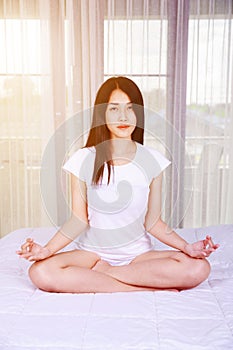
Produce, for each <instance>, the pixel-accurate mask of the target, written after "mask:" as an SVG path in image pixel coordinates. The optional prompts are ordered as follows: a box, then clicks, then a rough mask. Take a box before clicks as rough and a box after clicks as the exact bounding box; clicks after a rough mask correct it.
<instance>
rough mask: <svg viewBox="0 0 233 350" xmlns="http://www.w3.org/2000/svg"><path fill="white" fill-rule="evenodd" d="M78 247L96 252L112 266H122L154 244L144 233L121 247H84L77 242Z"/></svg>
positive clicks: (149, 249) (147, 250) (150, 248)
mask: <svg viewBox="0 0 233 350" xmlns="http://www.w3.org/2000/svg"><path fill="white" fill-rule="evenodd" d="M77 249H82V250H88V251H91V252H94V253H96V254H98V255H99V256H100V258H101V260H104V261H106V262H108V263H109V264H110V265H112V266H122V265H128V264H129V263H131V261H132V260H134V259H135V258H136V257H137V256H138V255H140V254H143V253H146V252H149V251H151V250H152V249H153V245H152V243H151V240H150V238H149V236H146V235H144V236H142V237H141V238H139V239H138V240H137V241H135V242H132V243H129V244H127V245H125V246H122V247H119V248H115V247H114V248H105V249H104V248H98V250H97V249H86V248H85V249H84V248H83V247H82V248H81V247H80V246H79V245H78V244H77Z"/></svg>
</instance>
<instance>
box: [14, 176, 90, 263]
mask: <svg viewBox="0 0 233 350" xmlns="http://www.w3.org/2000/svg"><path fill="white" fill-rule="evenodd" d="M71 193H72V215H71V217H70V219H69V220H68V221H66V222H65V224H64V225H63V226H62V227H61V229H60V230H59V231H58V232H57V233H56V234H55V235H54V236H53V237H52V239H51V240H50V241H49V242H48V243H47V244H46V245H45V246H44V247H42V246H40V245H39V244H37V243H35V242H34V241H33V239H31V238H28V239H27V241H26V243H24V244H23V245H22V247H21V250H19V251H17V254H19V255H20V256H21V257H23V258H25V259H28V260H30V261H32V260H42V259H45V258H48V257H49V256H51V255H53V254H55V253H57V252H58V251H59V250H61V249H62V248H64V247H66V246H67V245H68V244H69V243H71V242H72V241H73V240H74V239H75V238H76V237H77V236H79V235H80V234H81V233H82V232H84V231H85V230H86V229H87V227H88V219H87V203H86V184H85V183H84V182H83V181H81V180H79V179H78V178H77V177H75V176H74V175H72V177H71Z"/></svg>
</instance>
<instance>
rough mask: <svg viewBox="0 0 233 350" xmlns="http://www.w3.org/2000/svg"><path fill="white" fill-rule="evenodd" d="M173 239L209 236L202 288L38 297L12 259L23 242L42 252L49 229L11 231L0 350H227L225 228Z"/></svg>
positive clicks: (232, 288) (1, 263)
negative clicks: (30, 241) (207, 265)
mask: <svg viewBox="0 0 233 350" xmlns="http://www.w3.org/2000/svg"><path fill="white" fill-rule="evenodd" d="M177 231H178V233H179V234H180V235H181V236H182V237H184V238H185V239H187V240H188V241H189V242H193V241H195V240H199V239H203V238H204V237H205V235H206V234H211V235H212V237H213V239H214V241H215V242H216V243H220V245H221V246H220V248H219V249H218V251H216V252H215V253H214V254H212V255H211V256H210V257H209V261H210V263H211V266H212V270H211V274H210V276H209V278H208V280H206V281H204V282H203V283H202V284H200V285H199V286H197V287H196V288H193V289H190V290H185V291H181V292H179V293H175V292H168V291H157V292H150V291H148V292H147V291H146V292H144V291H143V292H130V293H129V292H128V293H123V292H121V293H103V294H102V293H99V294H94V293H89V294H62V293H48V292H44V291H41V290H39V289H37V288H36V287H35V286H34V285H33V284H32V283H31V281H30V279H29V278H28V274H27V270H28V268H29V266H30V264H31V263H30V262H28V261H26V260H24V259H20V258H19V257H18V256H17V255H16V254H15V251H16V250H17V249H18V248H19V247H20V245H21V244H22V242H23V241H24V240H25V238H27V237H33V238H34V239H35V240H36V241H37V242H38V243H41V244H44V243H45V242H47V241H48V239H49V238H50V237H51V236H52V235H53V234H54V232H55V229H54V228H25V229H19V230H16V231H14V232H12V233H10V234H8V235H7V236H5V237H4V238H2V239H1V240H0V280H1V288H0V325H1V326H0V350H23V349H26V350H31V349H33V350H34V349H36V350H39V349H43V350H45V349H49V350H57V349H59V350H77V349H80V350H81V349H93V350H106V349H114V350H123V349H137V350H152V349H153V350H154V349H156V350H157V349H161V350H162V349H164V350H176V349H177V350H182V349H185V350H187V349H192V350H201V349H203V350H204V349H205V350H207V349H209V350H213V349H224V350H225V349H233V225H221V226H212V227H205V228H198V229H180V230H177ZM154 244H155V248H156V249H167V247H165V246H164V245H163V244H162V243H160V242H158V241H155V242H154ZM72 248H73V246H72V244H71V245H69V246H68V247H66V250H68V249H72Z"/></svg>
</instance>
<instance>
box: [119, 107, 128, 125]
mask: <svg viewBox="0 0 233 350" xmlns="http://www.w3.org/2000/svg"><path fill="white" fill-rule="evenodd" d="M119 120H120V121H121V122H122V121H126V120H127V113H126V109H125V108H124V107H123V106H121V108H120V111H119Z"/></svg>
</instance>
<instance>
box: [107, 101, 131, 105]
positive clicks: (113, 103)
mask: <svg viewBox="0 0 233 350" xmlns="http://www.w3.org/2000/svg"><path fill="white" fill-rule="evenodd" d="M108 104H109V105H114V106H118V105H121V104H124V103H118V102H109V103H108ZM126 104H127V105H130V104H132V102H127V103H126Z"/></svg>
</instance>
